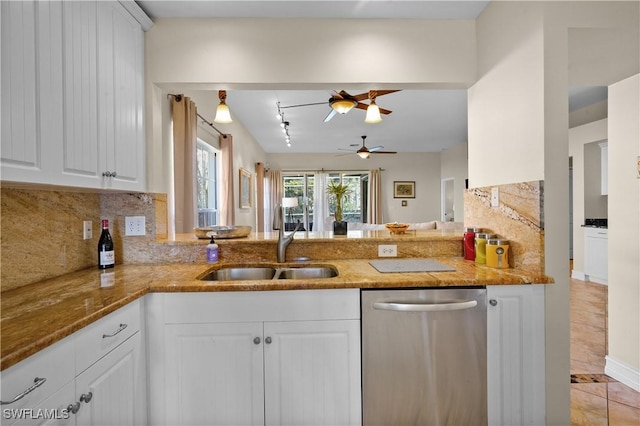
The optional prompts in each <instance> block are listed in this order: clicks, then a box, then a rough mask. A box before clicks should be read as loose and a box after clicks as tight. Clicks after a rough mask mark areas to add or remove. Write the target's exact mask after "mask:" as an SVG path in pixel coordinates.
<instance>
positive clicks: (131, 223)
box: [124, 216, 145, 235]
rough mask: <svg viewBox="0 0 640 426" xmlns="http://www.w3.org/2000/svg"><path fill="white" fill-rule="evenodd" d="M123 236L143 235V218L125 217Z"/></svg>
mask: <svg viewBox="0 0 640 426" xmlns="http://www.w3.org/2000/svg"><path fill="white" fill-rule="evenodd" d="M124 235H145V229H144V216H126V217H125V218H124Z"/></svg>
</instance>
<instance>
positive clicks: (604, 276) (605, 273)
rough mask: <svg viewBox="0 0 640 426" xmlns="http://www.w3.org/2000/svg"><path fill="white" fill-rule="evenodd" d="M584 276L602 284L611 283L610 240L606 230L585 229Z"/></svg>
mask: <svg viewBox="0 0 640 426" xmlns="http://www.w3.org/2000/svg"><path fill="white" fill-rule="evenodd" d="M584 274H585V276H586V279H587V280H589V281H594V282H597V283H600V284H607V283H608V282H609V240H608V230H607V229H606V228H587V227H585V228H584Z"/></svg>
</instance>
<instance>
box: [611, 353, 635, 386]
mask: <svg viewBox="0 0 640 426" xmlns="http://www.w3.org/2000/svg"><path fill="white" fill-rule="evenodd" d="M604 374H606V375H607V376H609V377H612V378H614V379H616V380H617V381H619V382H620V383H624V384H625V385H627V386H629V387H630V388H632V389H635V390H637V391H638V392H640V370H638V369H635V368H633V367H631V366H629V365H627V364H625V363H624V362H620V361H616V360H615V359H613V358H611V357H609V356H606V357H605V365H604Z"/></svg>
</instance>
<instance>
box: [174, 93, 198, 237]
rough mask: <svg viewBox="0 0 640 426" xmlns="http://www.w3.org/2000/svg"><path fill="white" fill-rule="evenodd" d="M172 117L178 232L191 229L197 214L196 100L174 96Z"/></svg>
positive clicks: (175, 205)
mask: <svg viewBox="0 0 640 426" xmlns="http://www.w3.org/2000/svg"><path fill="white" fill-rule="evenodd" d="M171 99H172V100H171V114H172V120H173V187H174V188H173V197H174V209H175V232H176V233H192V232H193V228H194V227H195V218H196V200H197V198H196V197H197V195H196V141H197V116H196V104H195V103H194V102H193V101H192V100H191V99H189V98H188V97H186V96H181V95H178V96H173V97H172V98H171Z"/></svg>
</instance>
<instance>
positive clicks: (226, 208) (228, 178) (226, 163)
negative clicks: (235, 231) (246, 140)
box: [220, 135, 236, 225]
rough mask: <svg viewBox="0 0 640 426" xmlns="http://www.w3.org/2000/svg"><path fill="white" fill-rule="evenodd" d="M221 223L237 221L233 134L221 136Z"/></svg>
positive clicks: (230, 223)
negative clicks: (234, 189)
mask: <svg viewBox="0 0 640 426" xmlns="http://www.w3.org/2000/svg"><path fill="white" fill-rule="evenodd" d="M220 152H221V156H222V158H221V162H220V163H221V166H220V176H221V182H220V224H221V225H233V224H234V223H235V211H236V205H235V201H234V200H235V198H234V196H233V194H234V193H233V136H231V135H221V136H220Z"/></svg>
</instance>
